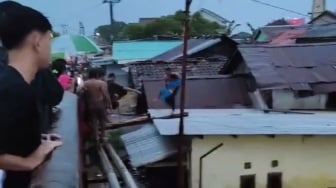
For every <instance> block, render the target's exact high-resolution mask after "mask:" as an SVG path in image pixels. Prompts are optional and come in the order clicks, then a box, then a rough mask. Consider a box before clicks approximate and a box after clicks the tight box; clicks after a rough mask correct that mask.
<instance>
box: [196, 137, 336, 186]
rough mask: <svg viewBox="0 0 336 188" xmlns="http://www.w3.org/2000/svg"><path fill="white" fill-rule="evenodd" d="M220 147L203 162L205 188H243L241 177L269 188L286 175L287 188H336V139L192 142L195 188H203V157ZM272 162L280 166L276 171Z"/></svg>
mask: <svg viewBox="0 0 336 188" xmlns="http://www.w3.org/2000/svg"><path fill="white" fill-rule="evenodd" d="M220 143H223V144H224V145H223V146H222V147H221V148H219V149H218V150H216V151H214V152H213V153H212V154H210V155H209V156H208V157H206V158H205V159H204V160H203V174H204V175H203V188H239V187H240V176H242V175H252V174H255V175H256V188H266V187H267V174H268V173H272V172H281V173H282V183H283V188H331V187H336V167H335V164H336V137H302V136H276V137H275V138H270V137H266V136H241V137H238V138H233V137H230V136H207V137H204V138H203V139H199V138H195V139H194V140H193V141H192V157H191V160H192V162H191V163H192V173H191V174H192V177H191V182H192V188H198V187H199V184H198V183H199V158H200V156H202V155H203V154H204V153H206V152H208V151H209V150H210V149H212V148H213V147H215V146H216V145H218V144H220ZM272 160H278V162H279V166H278V167H275V168H273V167H272V166H271V161H272ZM245 162H251V164H252V168H251V169H245V168H244V163H245Z"/></svg>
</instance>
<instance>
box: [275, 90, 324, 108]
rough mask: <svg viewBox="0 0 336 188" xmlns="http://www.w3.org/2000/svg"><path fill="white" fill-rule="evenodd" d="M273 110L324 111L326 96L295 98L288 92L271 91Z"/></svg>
mask: <svg viewBox="0 0 336 188" xmlns="http://www.w3.org/2000/svg"><path fill="white" fill-rule="evenodd" d="M272 99H273V109H283V110H288V109H302V110H309V109H325V107H326V103H327V99H328V96H327V95H314V96H311V97H304V98H297V97H295V95H294V93H293V92H292V91H290V90H273V91H272Z"/></svg>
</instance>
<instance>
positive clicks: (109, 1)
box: [103, 0, 121, 25]
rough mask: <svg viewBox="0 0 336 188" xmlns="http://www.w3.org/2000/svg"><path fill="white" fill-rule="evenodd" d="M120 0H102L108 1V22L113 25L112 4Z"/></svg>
mask: <svg viewBox="0 0 336 188" xmlns="http://www.w3.org/2000/svg"><path fill="white" fill-rule="evenodd" d="M120 2H121V0H103V3H108V4H109V7H110V21H111V22H110V23H111V25H113V22H114V15H113V5H114V4H116V3H120Z"/></svg>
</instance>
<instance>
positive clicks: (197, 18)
mask: <svg viewBox="0 0 336 188" xmlns="http://www.w3.org/2000/svg"><path fill="white" fill-rule="evenodd" d="M185 18H186V15H185V13H184V12H183V11H177V12H176V13H175V14H174V15H168V16H163V17H161V18H159V19H158V20H156V21H154V22H152V23H149V24H146V25H140V24H128V25H126V24H122V25H117V24H114V26H113V27H112V28H111V27H110V26H109V25H105V26H99V27H98V28H97V29H96V32H98V33H100V36H101V37H102V38H103V39H105V40H106V41H110V36H111V34H112V35H113V36H114V38H115V39H128V40H136V39H144V38H151V37H154V36H156V35H170V36H183V31H184V23H185ZM119 23H122V22H119ZM190 26H191V33H190V34H191V36H192V37H197V36H204V35H216V34H219V33H220V34H227V35H231V33H232V31H233V30H234V29H235V28H236V27H238V26H239V25H238V24H235V22H234V21H233V22H231V23H230V24H228V26H226V27H225V26H224V27H223V26H220V25H219V24H217V23H215V22H210V21H208V20H206V19H204V18H203V17H202V15H201V14H199V13H195V14H194V15H192V16H191V23H190Z"/></svg>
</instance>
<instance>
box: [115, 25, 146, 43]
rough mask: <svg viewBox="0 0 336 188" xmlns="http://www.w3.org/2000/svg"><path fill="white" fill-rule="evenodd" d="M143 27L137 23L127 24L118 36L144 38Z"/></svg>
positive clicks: (129, 38)
mask: <svg viewBox="0 0 336 188" xmlns="http://www.w3.org/2000/svg"><path fill="white" fill-rule="evenodd" d="M144 37H145V36H144V27H143V26H142V25H139V24H128V25H127V26H125V27H124V29H123V30H122V32H121V33H120V34H119V38H122V39H127V40H135V39H141V38H144Z"/></svg>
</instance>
